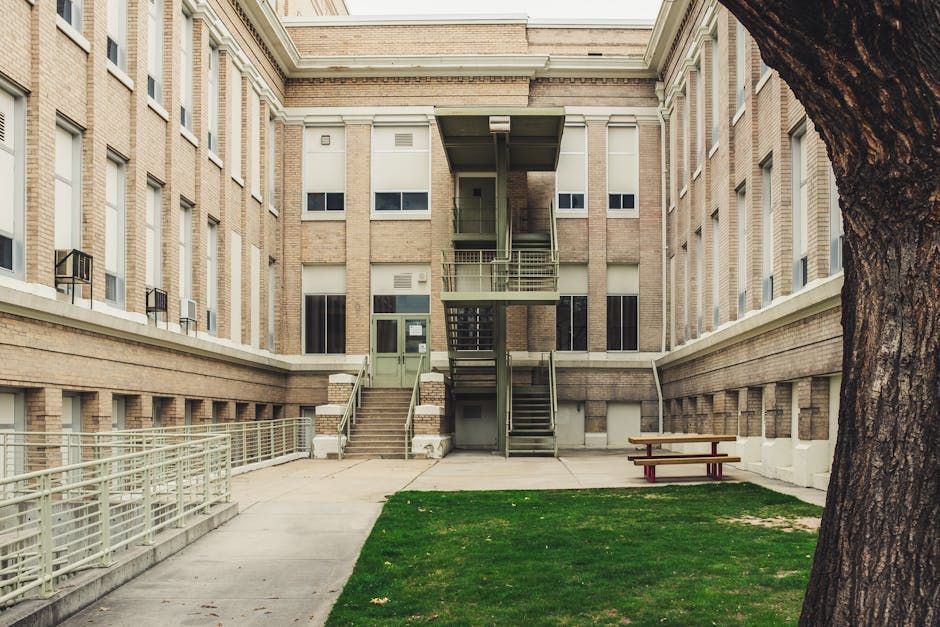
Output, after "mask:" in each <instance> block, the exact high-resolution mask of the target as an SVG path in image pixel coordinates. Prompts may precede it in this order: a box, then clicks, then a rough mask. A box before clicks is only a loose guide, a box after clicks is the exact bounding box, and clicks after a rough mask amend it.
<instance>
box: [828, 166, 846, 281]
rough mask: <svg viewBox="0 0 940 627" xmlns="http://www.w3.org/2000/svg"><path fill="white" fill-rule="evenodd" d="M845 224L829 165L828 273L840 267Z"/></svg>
mask: <svg viewBox="0 0 940 627" xmlns="http://www.w3.org/2000/svg"><path fill="white" fill-rule="evenodd" d="M844 229H845V226H844V225H843V224H842V204H841V203H840V202H839V187H838V186H837V185H836V173H835V172H834V171H833V170H832V164H830V165H829V274H835V273H836V272H838V271H839V270H841V269H842V245H843V242H844V240H845V230H844Z"/></svg>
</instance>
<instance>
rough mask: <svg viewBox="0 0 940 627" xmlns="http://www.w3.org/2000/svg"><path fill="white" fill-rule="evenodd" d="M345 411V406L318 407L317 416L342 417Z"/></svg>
mask: <svg viewBox="0 0 940 627" xmlns="http://www.w3.org/2000/svg"><path fill="white" fill-rule="evenodd" d="M344 411H346V407H344V406H343V405H317V416H342V415H343V412H344Z"/></svg>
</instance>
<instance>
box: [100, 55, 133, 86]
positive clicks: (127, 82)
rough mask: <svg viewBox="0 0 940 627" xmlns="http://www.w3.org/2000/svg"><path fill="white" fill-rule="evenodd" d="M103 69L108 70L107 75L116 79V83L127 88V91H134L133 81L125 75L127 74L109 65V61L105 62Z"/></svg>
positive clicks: (111, 64) (115, 66)
mask: <svg viewBox="0 0 940 627" xmlns="http://www.w3.org/2000/svg"><path fill="white" fill-rule="evenodd" d="M105 67H107V68H108V74H110V75H111V76H113V77H114V78H116V79H117V80H118V82H120V83H121V84H122V85H124V86H125V87H127V89H128V91H131V92H133V91H134V80H133V79H132V78H131V77H130V76H128V75H127V72H125V71H124V70H122V69H121V68H120V67H118V66H117V65H114V64H113V63H111V60H110V59H107V60H105Z"/></svg>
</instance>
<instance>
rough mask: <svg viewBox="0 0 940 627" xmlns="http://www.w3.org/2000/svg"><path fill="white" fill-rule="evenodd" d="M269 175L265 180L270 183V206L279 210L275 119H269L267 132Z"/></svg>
mask: <svg viewBox="0 0 940 627" xmlns="http://www.w3.org/2000/svg"><path fill="white" fill-rule="evenodd" d="M267 140H268V148H267V151H266V152H267V157H268V158H267V164H268V167H267V174H266V175H265V178H266V179H267V183H268V205H269V206H271V207H274V208H275V209H276V208H277V182H276V180H275V178H274V177H275V174H276V165H277V152H276V149H277V146H276V144H277V123H276V122H275V121H274V118H273V117H271V118H268V131H267Z"/></svg>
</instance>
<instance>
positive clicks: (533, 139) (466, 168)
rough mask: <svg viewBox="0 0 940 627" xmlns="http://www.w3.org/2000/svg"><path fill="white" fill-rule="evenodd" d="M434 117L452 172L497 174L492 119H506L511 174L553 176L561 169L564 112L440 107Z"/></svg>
mask: <svg viewBox="0 0 940 627" xmlns="http://www.w3.org/2000/svg"><path fill="white" fill-rule="evenodd" d="M434 115H435V116H436V118H437V126H438V128H439V129H440V131H441V140H442V141H443V143H444V150H445V151H446V152H447V162H448V163H449V164H450V169H451V172H487V171H494V170H496V141H495V138H494V135H493V133H492V132H491V130H490V119H491V118H495V120H494V121H502V122H504V121H505V118H506V117H508V118H509V164H508V165H509V169H510V170H517V171H523V172H540V171H541V172H554V171H555V170H556V169H557V168H558V152H559V147H560V146H561V133H562V131H563V130H564V128H565V110H564V109H562V108H560V107H546V108H530V107H466V108H464V107H437V108H436V109H435V110H434ZM500 119H501V120H500Z"/></svg>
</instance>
